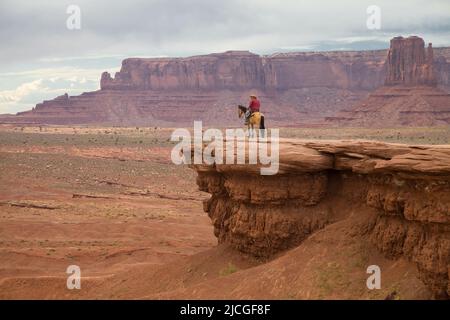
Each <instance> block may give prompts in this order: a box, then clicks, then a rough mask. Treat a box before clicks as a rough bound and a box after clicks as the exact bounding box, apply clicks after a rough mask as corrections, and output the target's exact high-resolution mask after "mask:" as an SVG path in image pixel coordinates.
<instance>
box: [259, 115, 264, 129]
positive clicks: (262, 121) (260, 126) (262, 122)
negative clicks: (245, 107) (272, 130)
mask: <svg viewBox="0 0 450 320" xmlns="http://www.w3.org/2000/svg"><path fill="white" fill-rule="evenodd" d="M259 128H260V129H265V128H266V126H265V125H264V116H261V121H260V122H259Z"/></svg>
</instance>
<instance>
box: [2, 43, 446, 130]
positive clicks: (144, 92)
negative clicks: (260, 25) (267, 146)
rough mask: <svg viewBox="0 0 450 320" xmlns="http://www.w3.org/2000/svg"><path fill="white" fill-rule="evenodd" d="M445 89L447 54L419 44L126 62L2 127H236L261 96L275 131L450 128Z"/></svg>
mask: <svg viewBox="0 0 450 320" xmlns="http://www.w3.org/2000/svg"><path fill="white" fill-rule="evenodd" d="M383 84H384V86H383ZM380 87H381V88H382V90H381V91H378V90H377V91H375V92H374V93H373V94H372V95H369V93H371V92H373V91H374V90H376V89H377V88H380ZM388 87H389V88H390V89H387V88H388ZM397 87H398V88H397ZM418 87H421V88H419V89H418V90H416V89H417V88H418ZM438 87H442V88H444V89H445V90H449V88H450V48H437V49H433V48H432V47H431V45H430V46H429V47H428V49H426V50H425V47H424V41H423V40H422V39H421V38H419V37H409V38H406V39H405V38H402V37H396V38H394V39H392V40H391V47H390V49H389V51H388V52H387V51H386V50H375V51H330V52H295V53H277V54H272V55H269V56H259V55H256V54H253V53H251V52H248V51H227V52H224V53H214V54H208V55H201V56H193V57H187V58H129V59H125V60H123V62H122V67H121V69H120V71H119V72H117V73H116V74H115V75H114V77H112V76H111V75H110V74H109V73H107V72H104V73H103V74H102V75H101V80H100V90H97V91H93V92H86V93H83V94H81V95H79V96H69V95H67V94H65V95H62V96H60V97H57V98H55V99H53V100H48V101H43V102H42V103H38V104H37V105H36V107H34V108H33V109H32V110H30V111H25V112H20V113H18V114H17V115H1V116H0V123H21V124H98V125H149V126H153V125H155V126H180V125H192V122H193V121H194V120H202V121H203V122H204V124H206V125H221V126H225V125H227V126H228V125H234V126H238V125H240V124H241V123H240V122H239V120H238V119H236V106H237V105H238V104H243V103H246V102H247V100H248V95H249V93H251V92H256V93H257V94H258V95H259V96H260V100H261V101H262V110H263V112H264V113H265V115H266V119H267V120H268V121H269V123H268V125H269V126H278V125H284V126H286V125H287V126H303V125H304V126H315V125H317V126H320V125H322V126H323V125H326V126H329V125H362V126H373V125H381V126H383V125H389V126H398V125H408V126H409V125H439V124H448V123H449V122H450V120H449V119H450V112H449V107H448V106H449V103H448V102H449V100H448V95H447V94H446V93H445V91H442V90H440V89H438ZM392 88H397V89H392ZM421 92H422V93H421ZM372 101H373V103H372ZM349 106H353V107H351V108H349ZM377 106H378V107H377ZM399 112H400V114H399ZM383 118H385V119H387V120H389V121H388V122H386V121H384V120H380V121H379V119H383Z"/></svg>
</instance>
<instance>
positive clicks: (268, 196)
mask: <svg viewBox="0 0 450 320" xmlns="http://www.w3.org/2000/svg"><path fill="white" fill-rule="evenodd" d="M449 92H450V48H449V47H442V48H433V46H432V45H431V44H425V42H424V40H423V39H422V38H420V37H417V36H412V37H405V38H403V37H395V38H393V39H392V40H391V42H390V49H389V50H376V51H333V52H298V53H279V54H273V55H268V56H259V55H256V54H253V53H250V52H246V51H227V52H224V53H218V54H210V55H203V56H193V57H188V58H148V59H144V58H128V59H125V60H124V61H123V62H122V67H121V70H120V71H119V72H117V73H116V74H115V75H114V77H113V76H112V75H110V74H109V73H107V72H105V73H103V74H102V75H101V83H100V89H99V90H97V91H93V92H86V93H83V94H81V95H79V96H69V95H67V94H65V95H62V96H59V97H56V98H55V99H53V100H48V101H43V102H41V103H38V104H37V105H36V106H35V107H34V108H33V109H32V110H29V111H25V112H20V113H18V114H17V115H0V159H1V161H0V166H1V174H0V181H1V182H0V189H1V192H0V219H1V222H0V256H1V259H0V298H1V299H20V298H30V299H448V298H449V295H450V281H449V279H450V196H449V195H450V94H449ZM250 93H256V94H257V95H258V97H259V98H260V100H261V101H262V108H263V112H264V114H265V117H266V119H267V122H266V124H267V126H268V128H269V129H270V128H279V129H280V159H279V165H280V171H279V173H278V174H276V175H273V176H261V175H259V174H256V173H255V172H256V171H255V170H254V169H255V167H252V166H251V165H248V166H233V165H226V164H224V165H222V164H213V165H190V166H187V165H175V164H173V162H172V160H171V150H172V148H173V147H174V145H175V142H173V141H171V134H172V132H173V131H174V129H176V128H188V129H190V128H191V127H192V125H193V121H194V120H201V121H203V123H204V125H205V127H218V128H221V129H225V128H229V127H240V126H241V125H242V120H241V119H238V118H237V110H236V107H237V105H238V104H239V103H243V102H246V100H247V97H248V95H249V94H250ZM70 265H77V266H80V268H81V272H82V278H81V279H82V280H81V289H80V290H68V289H67V286H66V281H67V273H66V269H67V267H68V266H70ZM371 265H376V266H379V268H380V269H381V272H382V286H381V289H377V290H369V289H368V287H367V286H366V279H367V277H368V274H367V267H368V266H371Z"/></svg>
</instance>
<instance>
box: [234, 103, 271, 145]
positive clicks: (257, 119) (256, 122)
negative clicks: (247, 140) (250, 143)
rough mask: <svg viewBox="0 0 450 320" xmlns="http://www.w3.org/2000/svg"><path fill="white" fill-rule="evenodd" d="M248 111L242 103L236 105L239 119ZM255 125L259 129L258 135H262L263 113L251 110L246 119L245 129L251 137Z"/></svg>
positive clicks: (263, 127) (263, 129)
mask: <svg viewBox="0 0 450 320" xmlns="http://www.w3.org/2000/svg"><path fill="white" fill-rule="evenodd" d="M247 111H248V108H247V107H244V106H242V105H238V116H239V119H240V118H242V116H244V115H245V113H246V112H247ZM255 127H256V128H258V129H259V130H260V135H261V136H262V137H264V132H265V129H266V127H265V126H264V115H263V114H262V113H261V112H259V111H257V112H253V113H252V114H251V116H250V118H249V119H248V123H247V129H248V136H249V137H253V136H254V134H255Z"/></svg>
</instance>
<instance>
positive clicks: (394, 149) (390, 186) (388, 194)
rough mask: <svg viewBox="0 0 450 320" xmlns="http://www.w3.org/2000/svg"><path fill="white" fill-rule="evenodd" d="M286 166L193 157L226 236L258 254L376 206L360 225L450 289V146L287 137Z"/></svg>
mask: <svg viewBox="0 0 450 320" xmlns="http://www.w3.org/2000/svg"><path fill="white" fill-rule="evenodd" d="M279 165H280V171H279V173H278V174H277V175H273V176H262V175H259V170H257V169H258V166H256V165H246V166H245V165H240V166H237V165H233V164H229V165H226V164H221V165H219V164H216V165H193V166H192V167H193V168H194V169H195V170H196V171H197V172H198V178H197V183H198V185H199V188H200V190H203V191H206V192H208V193H210V194H211V198H210V199H209V200H207V201H205V203H204V210H205V211H206V212H207V213H208V215H209V217H210V218H211V220H212V223H213V225H214V232H215V235H216V236H217V238H218V240H219V243H228V244H230V245H231V246H233V247H234V248H236V249H238V250H240V251H243V252H246V253H250V254H252V255H255V256H263V257H267V256H272V255H274V254H276V253H278V252H280V251H282V250H285V249H288V248H292V247H294V246H297V245H298V244H299V243H301V242H302V241H303V240H305V239H306V238H307V237H309V236H310V235H311V234H313V233H314V232H315V231H317V230H319V229H321V228H323V227H324V226H327V225H329V224H332V223H334V222H338V221H340V220H342V219H346V218H348V215H349V213H348V212H361V214H362V213H363V212H364V213H370V214H371V215H369V216H370V217H371V218H369V219H368V220H367V223H365V224H362V225H361V226H360V230H359V232H360V233H361V234H365V235H366V236H367V237H369V238H370V240H371V242H372V243H373V245H374V246H375V247H376V248H378V250H379V251H380V252H382V253H384V255H385V256H386V257H388V258H391V259H397V258H399V257H405V258H407V259H409V260H410V261H412V262H414V263H415V264H416V265H417V268H418V271H419V274H420V277H421V279H422V281H423V282H424V283H425V284H427V285H428V287H429V288H430V289H431V290H432V291H433V292H434V294H435V296H436V297H439V298H448V296H449V294H450V287H449V276H450V147H449V146H408V145H399V144H386V143H380V142H373V141H372V142H370V141H299V140H282V141H281V143H280V159H279Z"/></svg>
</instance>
